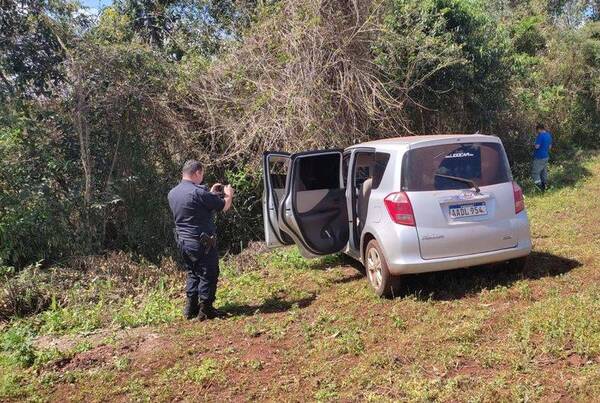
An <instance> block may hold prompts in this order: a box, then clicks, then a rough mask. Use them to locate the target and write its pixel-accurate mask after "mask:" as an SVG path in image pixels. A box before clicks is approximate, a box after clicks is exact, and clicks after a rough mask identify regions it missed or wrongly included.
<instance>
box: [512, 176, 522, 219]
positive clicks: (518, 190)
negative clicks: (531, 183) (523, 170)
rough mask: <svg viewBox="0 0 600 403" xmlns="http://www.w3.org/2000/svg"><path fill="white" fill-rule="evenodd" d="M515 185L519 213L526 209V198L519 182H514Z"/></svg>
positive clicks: (516, 208) (517, 212) (516, 206)
mask: <svg viewBox="0 0 600 403" xmlns="http://www.w3.org/2000/svg"><path fill="white" fill-rule="evenodd" d="M512 185H513V195H514V196H515V214H519V213H520V212H521V211H523V210H525V198H524V197H523V189H521V186H519V185H518V184H517V182H514V181H513V183H512Z"/></svg>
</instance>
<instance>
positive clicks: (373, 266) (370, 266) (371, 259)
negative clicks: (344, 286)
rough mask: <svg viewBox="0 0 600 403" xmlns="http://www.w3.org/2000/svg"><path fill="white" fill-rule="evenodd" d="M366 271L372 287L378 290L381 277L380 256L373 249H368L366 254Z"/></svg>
mask: <svg viewBox="0 0 600 403" xmlns="http://www.w3.org/2000/svg"><path fill="white" fill-rule="evenodd" d="M367 271H368V274H369V280H370V282H371V284H372V285H373V287H375V288H379V287H380V286H381V281H382V279H383V276H382V274H381V256H379V252H378V251H377V249H375V248H371V249H369V253H368V254H367Z"/></svg>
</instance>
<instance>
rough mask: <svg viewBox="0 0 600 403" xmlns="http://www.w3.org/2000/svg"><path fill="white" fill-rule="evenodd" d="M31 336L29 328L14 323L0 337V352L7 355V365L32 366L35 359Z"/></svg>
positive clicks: (31, 331) (32, 334) (22, 324)
mask: <svg viewBox="0 0 600 403" xmlns="http://www.w3.org/2000/svg"><path fill="white" fill-rule="evenodd" d="M33 336H34V332H33V330H32V329H31V327H30V326H29V325H27V324H24V323H16V324H15V325H13V326H12V327H10V328H9V329H8V330H7V331H6V332H4V333H3V334H2V335H1V337H2V338H1V339H0V340H1V342H0V350H1V351H2V352H3V353H4V354H6V355H7V358H8V360H7V361H8V363H9V364H13V365H20V366H26V367H28V366H31V365H33V363H34V362H35V359H36V351H35V348H34V347H33Z"/></svg>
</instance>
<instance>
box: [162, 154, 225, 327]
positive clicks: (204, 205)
mask: <svg viewBox="0 0 600 403" xmlns="http://www.w3.org/2000/svg"><path fill="white" fill-rule="evenodd" d="M203 179H204V169H203V167H202V164H201V163H200V162H198V161H195V160H189V161H187V162H186V163H185V164H184V165H183V169H182V178H181V182H180V183H179V184H178V185H177V186H175V187H174V188H173V189H171V191H170V192H169V196H168V199H169V206H170V207H171V211H172V212H173V218H174V219H175V238H176V241H177V246H178V247H179V250H180V251H181V255H182V257H183V266H184V269H185V271H186V272H187V281H186V285H185V292H186V295H187V303H186V305H185V308H184V311H183V314H184V316H185V317H186V318H187V319H193V318H195V317H197V318H198V319H199V320H205V319H213V318H215V317H216V316H217V315H218V312H217V311H216V310H215V308H214V307H213V302H214V301H215V293H216V291H217V281H218V277H219V254H218V250H217V246H216V226H215V223H214V214H215V212H219V211H227V210H229V208H230V207H231V203H232V201H233V188H232V187H231V186H230V185H227V186H225V187H223V185H221V184H220V183H216V184H214V185H213V186H212V188H211V189H210V191H209V190H208V189H207V188H206V187H205V186H203V185H200V184H201V183H202V181H203ZM219 189H223V193H224V196H223V197H221V196H220V195H219V193H217V192H219Z"/></svg>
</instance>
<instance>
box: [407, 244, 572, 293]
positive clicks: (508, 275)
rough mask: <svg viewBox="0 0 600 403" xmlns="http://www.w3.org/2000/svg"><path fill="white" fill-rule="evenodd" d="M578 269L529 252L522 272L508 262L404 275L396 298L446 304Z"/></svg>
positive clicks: (564, 260)
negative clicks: (409, 296) (410, 298)
mask: <svg viewBox="0 0 600 403" xmlns="http://www.w3.org/2000/svg"><path fill="white" fill-rule="evenodd" d="M579 266H581V263H580V262H578V261H576V260H573V259H568V258H565V257H561V256H556V255H552V254H550V253H543V252H533V253H532V254H531V255H530V257H529V260H528V261H527V264H526V266H525V268H524V269H523V270H522V271H517V270H515V269H514V268H513V267H510V266H509V264H508V263H498V264H492V265H485V266H476V267H472V268H467V269H459V270H449V271H441V272H434V273H425V274H416V275H408V276H404V277H402V280H401V286H400V290H399V291H400V295H399V296H408V295H414V296H416V297H417V298H418V299H420V300H428V299H432V300H437V301H449V300H455V299H460V298H463V297H465V296H468V295H472V294H476V293H478V292H480V291H482V290H484V289H488V290H489V289H493V288H496V287H498V286H505V287H509V286H510V285H512V284H513V283H515V282H516V281H518V280H523V279H530V280H536V279H540V278H543V277H554V276H558V275H561V274H563V273H567V272H569V271H570V270H573V269H574V268H576V267H579Z"/></svg>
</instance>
